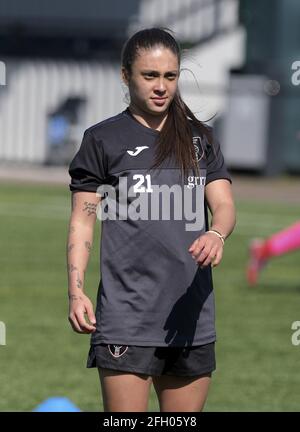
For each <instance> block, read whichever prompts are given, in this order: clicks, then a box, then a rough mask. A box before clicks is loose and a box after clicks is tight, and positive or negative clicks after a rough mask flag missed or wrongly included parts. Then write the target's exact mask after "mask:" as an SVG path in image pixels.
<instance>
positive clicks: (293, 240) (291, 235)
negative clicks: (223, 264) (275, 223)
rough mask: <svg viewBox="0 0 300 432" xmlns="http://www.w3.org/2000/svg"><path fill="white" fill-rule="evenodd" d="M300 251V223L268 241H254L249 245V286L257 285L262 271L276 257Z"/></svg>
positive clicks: (247, 270)
mask: <svg viewBox="0 0 300 432" xmlns="http://www.w3.org/2000/svg"><path fill="white" fill-rule="evenodd" d="M297 249H300V221H298V222H296V223H294V224H293V225H291V226H289V227H288V228H285V229H284V230H282V231H279V232H278V233H275V234H273V235H271V236H270V237H268V238H266V239H264V240H263V239H253V240H252V241H251V242H250V245H249V261H248V264H247V269H246V277H247V281H248V283H249V285H255V284H257V281H258V278H259V274H260V271H261V270H262V269H263V267H264V266H265V265H266V264H267V262H268V261H269V260H270V259H271V258H273V257H276V256H280V255H284V254H286V253H288V252H292V251H294V250H297Z"/></svg>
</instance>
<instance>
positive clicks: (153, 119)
mask: <svg viewBox="0 0 300 432" xmlns="http://www.w3.org/2000/svg"><path fill="white" fill-rule="evenodd" d="M128 108H129V110H130V113H131V114H132V115H133V117H134V118H135V119H136V120H137V121H138V122H140V123H141V124H142V125H144V126H146V127H148V128H151V129H155V130H158V131H160V130H161V129H162V128H163V125H164V124H165V121H166V119H167V116H168V113H162V114H161V115H157V116H153V115H151V114H149V113H147V112H145V111H142V110H141V109H139V108H138V107H136V106H135V105H133V104H130V105H129V107H128Z"/></svg>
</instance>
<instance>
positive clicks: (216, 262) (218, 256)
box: [212, 249, 223, 267]
mask: <svg viewBox="0 0 300 432" xmlns="http://www.w3.org/2000/svg"><path fill="white" fill-rule="evenodd" d="M222 256H223V249H219V250H218V251H217V253H216V257H215V259H214V260H213V262H212V267H216V266H217V265H219V264H220V262H221V259H222Z"/></svg>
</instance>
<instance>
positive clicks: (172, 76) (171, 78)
mask: <svg viewBox="0 0 300 432" xmlns="http://www.w3.org/2000/svg"><path fill="white" fill-rule="evenodd" d="M176 77H177V75H176V74H168V75H167V78H168V80H169V81H174V79H176Z"/></svg>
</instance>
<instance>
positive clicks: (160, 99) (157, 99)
mask: <svg viewBox="0 0 300 432" xmlns="http://www.w3.org/2000/svg"><path fill="white" fill-rule="evenodd" d="M151 99H152V100H153V101H154V103H155V104H156V105H160V106H161V105H163V104H164V103H165V101H166V100H167V97H152V98H151Z"/></svg>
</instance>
